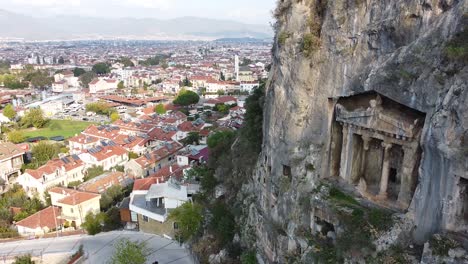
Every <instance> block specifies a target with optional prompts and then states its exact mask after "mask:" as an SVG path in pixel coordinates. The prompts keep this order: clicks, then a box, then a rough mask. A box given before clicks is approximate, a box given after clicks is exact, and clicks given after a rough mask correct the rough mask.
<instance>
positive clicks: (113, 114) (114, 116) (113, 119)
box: [110, 112, 120, 122]
mask: <svg viewBox="0 0 468 264" xmlns="http://www.w3.org/2000/svg"><path fill="white" fill-rule="evenodd" d="M110 119H111V122H115V121H117V120H119V119H120V116H119V113H117V112H113V113H112V114H111V115H110Z"/></svg>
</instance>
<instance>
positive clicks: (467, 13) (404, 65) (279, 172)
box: [244, 0, 468, 263]
mask: <svg viewBox="0 0 468 264" xmlns="http://www.w3.org/2000/svg"><path fill="white" fill-rule="evenodd" d="M275 17H276V18H277V21H278V22H277V24H276V25H275V27H276V31H277V34H276V38H275V44H274V47H273V58H274V63H273V66H272V71H271V75H270V79H269V83H268V85H267V91H266V104H265V109H264V113H265V116H264V142H263V148H262V152H261V154H260V157H259V161H258V165H257V168H256V170H255V172H254V180H253V183H252V184H251V186H250V187H246V188H244V189H245V190H246V191H247V190H248V191H250V192H255V194H252V193H251V195H255V196H256V200H257V202H256V204H255V206H252V207H250V208H249V218H248V220H247V222H248V223H249V225H248V226H250V227H252V226H253V227H254V228H255V232H256V239H255V245H256V247H257V249H258V251H259V252H260V255H261V258H262V260H263V261H265V262H266V263H273V262H279V263H285V262H287V261H290V260H291V258H292V257H293V256H294V257H295V258H296V259H301V260H302V261H306V262H307V261H309V259H308V256H310V255H313V252H314V249H313V248H311V246H310V243H307V236H308V235H309V234H308V233H309V232H310V231H312V232H314V228H315V229H317V226H319V229H318V231H319V232H321V231H322V230H327V232H326V233H324V234H323V237H326V238H327V239H329V240H333V239H334V236H336V234H338V235H339V234H340V232H343V230H345V228H344V229H343V228H342V227H341V223H340V221H341V220H340V219H337V218H336V217H333V215H334V214H335V213H336V212H328V213H327V210H328V209H327V210H325V209H326V208H333V206H335V207H337V208H340V209H339V210H337V212H338V213H339V214H341V213H344V214H346V213H347V210H348V211H349V208H352V209H351V211H352V210H357V209H356V208H355V205H354V203H351V206H348V207H346V206H341V205H337V204H336V203H334V205H332V206H324V207H320V204H321V203H322V202H323V201H321V199H324V198H323V197H324V196H323V195H322V196H321V195H319V194H320V190H319V191H318V192H317V188H319V187H320V186H319V184H320V183H321V182H322V181H323V180H326V181H330V182H335V183H336V184H337V185H339V186H341V188H343V189H345V190H347V192H348V193H351V194H353V195H354V196H355V197H356V198H357V199H358V200H359V202H360V203H361V204H362V203H364V204H367V205H369V206H370V208H372V207H373V206H377V207H383V208H387V209H389V210H390V211H391V212H393V213H396V214H398V218H399V219H404V220H401V221H400V222H402V223H404V224H401V225H399V227H398V228H397V230H396V231H395V230H393V231H389V232H388V234H386V235H382V237H383V239H381V240H385V241H387V242H385V243H386V244H388V245H378V246H377V248H378V250H384V249H388V248H389V246H390V244H391V243H394V242H395V241H396V240H400V241H401V240H405V241H406V242H407V243H408V244H407V245H412V244H413V243H414V244H415V245H418V244H419V245H422V244H424V243H426V242H427V241H428V239H429V238H430V236H431V235H432V234H434V233H436V232H456V233H458V234H460V237H464V238H466V237H468V233H467V227H468V219H467V216H468V205H467V203H468V130H467V128H468V89H467V86H468V81H467V80H468V68H467V65H466V62H467V58H468V55H467V46H466V43H467V41H468V40H467V35H468V29H467V28H466V27H467V24H468V23H467V22H468V1H465V0H392V1H390V0H384V1H381V0H379V1H377V0H336V1H326V0H280V1H279V2H278V8H277V10H276V11H275ZM368 94H371V95H372V96H373V98H376V99H375V100H376V101H374V102H371V101H369V100H363V101H362V100H361V99H359V97H360V96H367V95H368ZM349 98H351V99H352V100H353V98H356V99H355V101H354V102H344V101H346V100H348V99H349ZM377 98H384V104H383V109H379V107H380V105H379V104H378V102H377V101H378V100H379V99H377ZM385 100H387V102H390V103H389V104H386V105H385ZM341 102H343V103H341ZM347 105H348V106H347ZM360 106H362V107H360ZM353 107H354V108H353ZM386 107H387V108H386ZM379 113H380V114H379ZM369 118H373V119H372V120H374V121H371V120H370V119H369ZM379 118H380V119H379ZM351 119H352V120H354V121H349V120H351ZM345 123H346V126H347V127H348V126H349V125H351V126H352V128H353V131H354V132H353V133H352V134H350V136H354V137H355V139H354V140H355V142H358V143H356V144H355V146H354V147H353V148H354V149H355V151H354V152H355V154H353V155H351V156H348V154H342V151H340V152H339V153H340V154H337V153H336V149H337V148H338V146H344V145H343V141H344V139H343V138H342V136H339V138H338V140H336V138H335V137H334V135H339V134H341V135H343V133H345V132H346V133H348V131H344V129H343V127H344V124H345ZM337 128H339V129H340V130H339V133H335V132H336V131H337V130H336V129H337ZM379 135H383V136H382V137H380V136H379ZM357 136H359V137H357ZM368 137H370V138H373V139H372V140H375V142H374V141H371V143H368V142H367V141H368V140H370V139H369V138H368ZM408 140H409V141H408ZM404 142H409V143H411V144H407V145H406V144H404ZM368 144H370V147H369V145H368ZM386 144H387V145H386ZM388 144H393V145H388ZM395 146H398V147H397V148H398V150H392V149H396V148H395ZM374 147H375V148H374ZM369 148H370V151H374V152H372V153H374V154H369V153H367V151H369ZM340 150H341V147H340ZM392 151H394V152H392ZM366 153H367V154H366ZM379 153H380V154H379ZM386 155H387V156H386ZM389 155H390V156H391V157H392V158H388V157H389ZM392 155H393V156H392ZM346 163H349V164H351V165H350V166H352V168H354V169H350V170H349V171H348V172H346V171H345V170H346V169H345V167H343V166H344V165H343V164H346ZM369 164H371V165H369ZM372 164H374V166H372ZM376 164H377V165H376ZM392 170H393V171H392ZM340 171H341V175H340ZM375 172H378V173H375ZM382 172H383V173H382ZM343 173H344V174H343ZM376 174H378V176H376ZM392 174H393V175H392ZM348 177H349V178H348ZM382 177H383V178H382ZM384 181H385V182H384ZM391 182H394V183H395V184H399V185H398V186H397V187H395V188H398V191H395V192H394V193H392V192H391V191H390V190H392V189H391V188H393V187H392V184H391ZM373 188H374V189H373ZM319 189H320V188H319ZM387 189H388V190H387ZM254 190H255V191H254ZM366 191H367V193H370V194H369V195H367V196H366ZM379 193H380V194H381V195H380V198H381V199H378V198H379ZM392 195H393V197H390V196H392ZM374 198H375V199H374ZM389 199H390V200H391V199H394V200H393V201H391V202H388V200H389ZM347 205H349V202H348V203H347ZM320 208H322V209H323V208H325V209H323V210H322V209H320ZM359 210H361V209H359ZM350 213H351V215H353V214H352V212H350ZM363 217H364V218H365V219H367V218H366V217H367V215H366V213H364V215H363ZM328 218H329V219H328ZM341 222H342V221H341ZM402 226H403V227H404V228H403V227H402ZM324 228H325V229H324ZM304 229H306V230H307V231H306V232H303V230H304ZM392 232H393V233H392ZM392 234H393V235H392ZM377 243H380V242H377ZM389 243H390V244H389ZM310 252H312V254H307V253H310ZM458 252H459V251H458ZM453 254H455V253H453ZM307 263H310V262H307Z"/></svg>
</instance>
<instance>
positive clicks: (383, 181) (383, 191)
mask: <svg viewBox="0 0 468 264" xmlns="http://www.w3.org/2000/svg"><path fill="white" fill-rule="evenodd" d="M382 147H383V148H384V158H383V165H382V177H381V178H380V191H379V195H378V198H379V199H387V196H388V194H387V188H388V178H389V175H390V149H391V148H392V144H391V143H387V142H382Z"/></svg>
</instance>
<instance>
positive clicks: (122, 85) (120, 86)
mask: <svg viewBox="0 0 468 264" xmlns="http://www.w3.org/2000/svg"><path fill="white" fill-rule="evenodd" d="M124 88H125V84H124V82H123V81H120V82H119V84H117V89H119V90H121V89H124Z"/></svg>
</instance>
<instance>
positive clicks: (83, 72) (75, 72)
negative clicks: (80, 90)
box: [73, 68, 86, 77]
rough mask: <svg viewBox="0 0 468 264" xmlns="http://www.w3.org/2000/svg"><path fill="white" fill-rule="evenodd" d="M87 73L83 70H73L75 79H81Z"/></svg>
mask: <svg viewBox="0 0 468 264" xmlns="http://www.w3.org/2000/svg"><path fill="white" fill-rule="evenodd" d="M85 73H86V71H85V70H84V69H83V68H75V69H73V75H74V76H75V77H80V76H81V75H83V74H85Z"/></svg>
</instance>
